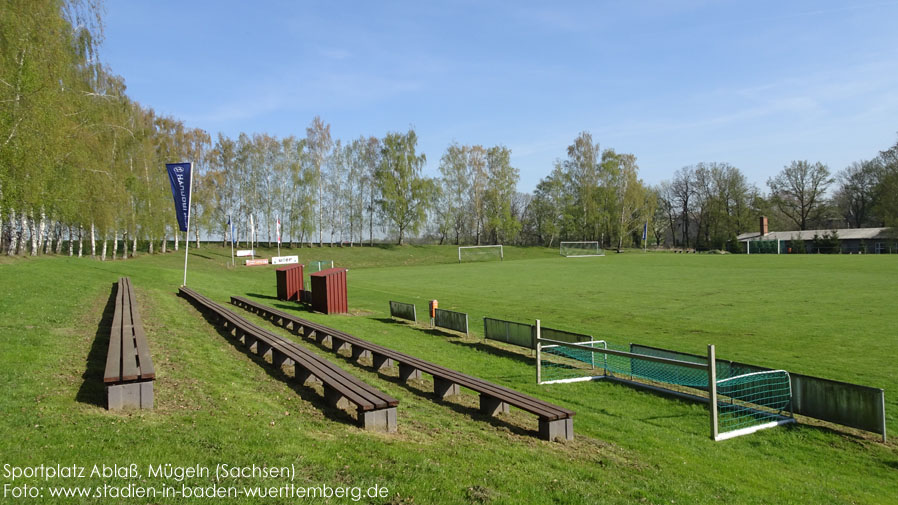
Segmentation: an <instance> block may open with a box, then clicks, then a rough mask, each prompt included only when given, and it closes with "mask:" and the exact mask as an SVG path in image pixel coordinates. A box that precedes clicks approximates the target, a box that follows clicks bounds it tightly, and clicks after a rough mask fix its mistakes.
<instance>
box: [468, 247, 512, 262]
mask: <svg viewBox="0 0 898 505" xmlns="http://www.w3.org/2000/svg"><path fill="white" fill-rule="evenodd" d="M496 247H498V248H499V261H504V260H505V251H504V250H503V249H502V245H501V244H499V245H464V246H459V247H458V262H459V263H461V250H462V249H485V248H496Z"/></svg>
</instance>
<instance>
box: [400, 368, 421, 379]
mask: <svg viewBox="0 0 898 505" xmlns="http://www.w3.org/2000/svg"><path fill="white" fill-rule="evenodd" d="M399 378H400V379H402V380H403V381H405V382H408V381H410V380H413V379H421V370H418V369H417V368H415V367H413V366H411V365H406V364H405V363H399Z"/></svg>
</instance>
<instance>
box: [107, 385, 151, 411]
mask: <svg viewBox="0 0 898 505" xmlns="http://www.w3.org/2000/svg"><path fill="white" fill-rule="evenodd" d="M140 384H141V383H139V382H131V383H128V384H115V385H112V386H106V408H107V409H108V410H122V409H139V408H141V404H140V393H141V387H140ZM150 384H152V382H151V383H150ZM151 396H152V395H151Z"/></svg>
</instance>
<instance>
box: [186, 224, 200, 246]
mask: <svg viewBox="0 0 898 505" xmlns="http://www.w3.org/2000/svg"><path fill="white" fill-rule="evenodd" d="M193 234H194V235H193V236H194V237H196V248H197V249H199V248H200V227H199V226H197V225H196V224H194V225H193ZM186 239H187V238H186V237H185V240H186Z"/></svg>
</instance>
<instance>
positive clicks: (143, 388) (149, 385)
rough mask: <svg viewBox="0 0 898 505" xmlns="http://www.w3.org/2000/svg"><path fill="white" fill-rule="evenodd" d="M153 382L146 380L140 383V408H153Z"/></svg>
mask: <svg viewBox="0 0 898 505" xmlns="http://www.w3.org/2000/svg"><path fill="white" fill-rule="evenodd" d="M153 382H155V381H146V382H141V383H139V384H140V408H142V409H148V410H153V400H154V398H153Z"/></svg>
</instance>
